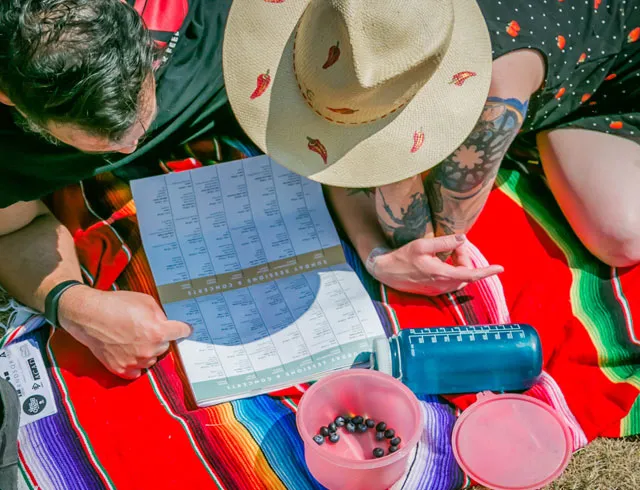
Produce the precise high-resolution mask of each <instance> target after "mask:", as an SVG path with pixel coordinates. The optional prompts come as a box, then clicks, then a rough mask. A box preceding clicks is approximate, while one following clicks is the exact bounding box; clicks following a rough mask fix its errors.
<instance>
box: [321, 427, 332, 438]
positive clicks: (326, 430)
mask: <svg viewBox="0 0 640 490" xmlns="http://www.w3.org/2000/svg"><path fill="white" fill-rule="evenodd" d="M330 433H331V431H330V430H329V427H320V435H321V436H323V437H329V434H330Z"/></svg>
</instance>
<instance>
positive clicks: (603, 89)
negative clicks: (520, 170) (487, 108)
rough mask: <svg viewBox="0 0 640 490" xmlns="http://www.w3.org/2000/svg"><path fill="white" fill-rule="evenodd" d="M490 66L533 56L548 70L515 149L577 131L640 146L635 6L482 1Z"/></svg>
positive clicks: (577, 0)
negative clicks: (541, 136)
mask: <svg viewBox="0 0 640 490" xmlns="http://www.w3.org/2000/svg"><path fill="white" fill-rule="evenodd" d="M479 5H480V7H481V9H482V11H483V14H484V16H485V20H486V22H487V26H488V28H489V33H490V35H491V40H492V47H493V57H494V59H496V58H499V57H500V56H502V55H504V54H506V53H509V52H511V51H514V50H518V49H524V48H530V49H535V50H538V51H539V52H540V53H542V54H543V55H544V58H545V60H546V64H547V73H546V79H545V82H544V85H543V87H542V88H541V89H540V90H539V91H538V92H537V93H536V94H534V96H533V97H532V98H531V100H530V103H529V110H528V114H527V119H526V120H525V122H524V125H523V129H522V135H521V136H520V138H519V141H518V142H516V146H518V144H521V145H524V146H526V145H527V144H529V146H531V145H534V144H535V137H534V136H535V133H537V132H539V131H541V130H546V129H553V128H563V127H577V128H583V129H590V130H594V131H601V132H606V133H611V134H616V135H619V136H622V137H625V138H629V139H633V140H635V141H638V142H640V39H638V37H640V6H639V5H640V2H637V1H629V0H570V1H559V0H479Z"/></svg>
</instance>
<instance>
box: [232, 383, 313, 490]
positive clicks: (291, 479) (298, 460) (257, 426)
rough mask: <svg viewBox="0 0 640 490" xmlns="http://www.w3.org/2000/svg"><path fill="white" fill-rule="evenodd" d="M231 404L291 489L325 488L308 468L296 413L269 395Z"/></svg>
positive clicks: (277, 472)
mask: <svg viewBox="0 0 640 490" xmlns="http://www.w3.org/2000/svg"><path fill="white" fill-rule="evenodd" d="M232 406H233V410H234V412H235V416H236V419H237V420H238V421H239V422H240V423H241V424H242V425H244V426H245V427H246V429H247V430H248V431H249V433H250V434H251V436H252V437H253V438H254V439H255V441H256V442H257V443H258V445H259V446H260V449H261V450H262V453H263V454H264V456H265V458H266V459H267V461H268V462H269V465H270V466H271V468H272V469H273V471H274V472H275V474H276V475H278V477H279V478H280V480H281V481H282V482H283V483H284V485H285V486H286V487H287V488H288V489H289V490H307V489H318V490H321V489H322V488H323V487H322V486H321V485H320V484H319V483H318V482H316V481H315V479H314V478H313V477H312V476H311V474H310V473H309V470H308V469H307V465H306V464H305V461H304V449H303V444H302V440H301V439H300V436H299V435H298V429H297V428H296V416H295V414H294V413H293V412H291V410H290V409H289V408H287V407H285V406H284V405H283V404H282V403H280V402H279V401H278V400H276V399H274V398H270V397H268V396H259V397H255V398H249V399H245V400H239V401H235V402H232Z"/></svg>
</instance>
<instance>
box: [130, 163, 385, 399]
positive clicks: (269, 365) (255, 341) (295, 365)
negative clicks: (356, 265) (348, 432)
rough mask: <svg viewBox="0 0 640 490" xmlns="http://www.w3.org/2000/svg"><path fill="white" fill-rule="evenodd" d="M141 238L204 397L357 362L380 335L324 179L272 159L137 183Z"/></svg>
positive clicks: (235, 393) (262, 386)
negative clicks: (183, 334) (181, 328)
mask: <svg viewBox="0 0 640 490" xmlns="http://www.w3.org/2000/svg"><path fill="white" fill-rule="evenodd" d="M132 189H133V194H134V198H135V200H136V207H137V209H138V218H139V222H140V229H141V232H142V241H143V245H144V247H145V251H146V253H147V256H148V258H149V262H150V264H151V269H152V271H153V275H154V278H155V280H156V284H157V285H158V291H159V293H160V297H161V299H162V301H163V305H164V307H165V311H166V312H167V315H168V317H169V318H172V319H176V320H181V321H185V322H187V323H189V324H190V325H192V326H193V328H194V333H193V335H192V336H191V337H190V338H189V339H186V340H183V341H181V342H180V344H179V349H180V354H181V357H182V359H183V364H184V365H185V370H186V372H187V375H188V377H189V380H190V381H191V383H192V386H193V389H194V393H195V395H196V399H197V400H198V401H202V400H211V399H223V398H234V397H236V398H237V397H238V396H242V395H243V394H246V393H248V392H256V390H258V391H259V390H262V389H264V390H267V389H269V388H270V387H273V386H276V385H287V384H293V383H295V382H299V381H300V380H301V379H314V378H317V377H318V376H319V375H320V374H321V373H322V372H325V371H329V370H333V369H339V368H344V367H348V366H350V365H351V364H352V363H353V362H354V359H356V357H357V358H358V359H360V356H361V354H362V353H363V352H364V351H366V350H367V349H370V347H371V341H372V339H373V338H375V337H378V336H382V335H384V330H383V328H382V325H381V324H380V320H379V318H378V315H377V313H376V311H375V309H374V307H373V304H372V302H371V300H370V299H369V297H368V295H367V293H366V291H365V289H364V287H363V286H362V284H361V282H360V279H359V278H358V277H357V275H356V274H355V272H354V271H353V270H352V269H351V268H350V267H349V266H348V265H347V264H346V263H345V259H344V255H343V253H342V248H341V245H340V240H339V238H338V234H337V231H336V229H335V226H334V225H333V222H332V220H331V217H330V214H329V211H328V209H327V207H326V204H325V202H324V197H323V195H322V188H321V186H320V185H319V184H317V183H315V182H312V181H310V180H308V179H305V178H302V177H300V176H298V175H296V174H294V173H292V172H290V171H288V170H286V169H285V168H284V167H281V166H279V165H277V164H276V163H275V162H273V161H272V160H271V159H269V157H266V156H262V157H255V158H250V159H246V160H242V161H238V162H230V163H227V164H220V165H215V166H211V167H206V168H203V169H198V170H194V171H190V172H182V173H177V174H169V175H165V176H159V177H153V178H149V179H143V180H139V181H134V182H132Z"/></svg>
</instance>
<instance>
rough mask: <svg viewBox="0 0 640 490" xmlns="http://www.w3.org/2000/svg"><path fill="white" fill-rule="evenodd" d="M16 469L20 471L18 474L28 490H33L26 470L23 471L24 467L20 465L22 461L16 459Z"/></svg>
mask: <svg viewBox="0 0 640 490" xmlns="http://www.w3.org/2000/svg"><path fill="white" fill-rule="evenodd" d="M18 468H19V469H20V474H22V479H23V480H24V482H25V484H26V485H27V486H28V487H29V489H30V490H35V487H34V486H33V485H32V483H31V478H29V475H28V474H27V470H25V469H24V465H23V464H22V460H21V459H20V458H18Z"/></svg>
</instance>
